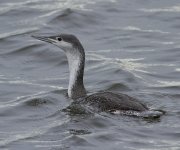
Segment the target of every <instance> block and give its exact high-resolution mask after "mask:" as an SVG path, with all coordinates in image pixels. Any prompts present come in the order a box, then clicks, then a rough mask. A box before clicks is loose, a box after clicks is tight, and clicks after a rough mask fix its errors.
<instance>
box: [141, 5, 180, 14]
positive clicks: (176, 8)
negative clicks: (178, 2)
mask: <svg viewBox="0 0 180 150" xmlns="http://www.w3.org/2000/svg"><path fill="white" fill-rule="evenodd" d="M140 11H143V12H150V13H154V12H155V13H156V12H178V13H179V12H180V6H171V7H166V8H154V9H146V8H142V9H140Z"/></svg>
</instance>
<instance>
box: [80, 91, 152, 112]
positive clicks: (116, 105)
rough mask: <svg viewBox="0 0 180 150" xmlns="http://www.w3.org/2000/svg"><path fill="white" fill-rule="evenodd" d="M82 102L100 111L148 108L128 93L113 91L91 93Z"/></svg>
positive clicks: (142, 109)
mask: <svg viewBox="0 0 180 150" xmlns="http://www.w3.org/2000/svg"><path fill="white" fill-rule="evenodd" d="M81 104H87V105H89V106H91V107H93V108H97V109H98V110H99V111H111V110H124V111H126V110H132V111H145V110H148V108H147V107H146V106H145V105H144V104H142V103H141V102H139V101H138V100H136V99H135V98H132V97H130V96H128V95H126V94H116V93H112V92H100V93H95V94H92V95H89V96H87V97H85V98H83V100H82V101H81Z"/></svg>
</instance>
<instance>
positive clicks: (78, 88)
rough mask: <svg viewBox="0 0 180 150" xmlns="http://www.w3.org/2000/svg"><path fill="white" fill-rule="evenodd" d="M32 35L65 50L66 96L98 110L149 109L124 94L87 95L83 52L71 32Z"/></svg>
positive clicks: (139, 110) (137, 110)
mask: <svg viewBox="0 0 180 150" xmlns="http://www.w3.org/2000/svg"><path fill="white" fill-rule="evenodd" d="M32 37H34V38H36V39H39V40H41V41H45V42H48V43H51V44H53V45H56V46H57V47H59V48H60V49H62V50H63V51H64V52H65V54H66V56H67V59H68V64H69V71H70V78H69V86H68V96H69V97H70V98H72V99H74V100H77V99H79V98H83V100H82V101H81V102H82V103H84V104H88V105H91V106H93V107H96V108H97V109H99V110H100V111H136V112H147V111H150V110H149V108H148V107H147V106H146V105H144V104H143V103H141V102H139V101H138V100H136V99H135V98H132V97H130V96H128V95H126V94H120V93H119V94H116V93H112V92H100V93H95V94H92V95H89V96H87V95H86V90H85V87H84V83H83V75H84V65H85V52H84V48H83V46H82V45H81V43H80V41H79V40H78V39H77V37H76V36H74V35H71V34H60V35H57V36H49V37H43V36H32ZM155 112H157V111H155ZM161 114H162V112H157V113H155V116H160V115H161Z"/></svg>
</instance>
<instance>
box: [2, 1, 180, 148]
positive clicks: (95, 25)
mask: <svg viewBox="0 0 180 150" xmlns="http://www.w3.org/2000/svg"><path fill="white" fill-rule="evenodd" d="M59 33H71V34H75V35H76V36H77V37H78V38H79V39H80V41H81V42H82V44H83V46H84V48H85V51H86V67H85V77H84V82H85V86H86V89H87V91H88V92H89V93H93V92H96V91H106V90H108V91H113V92H119V93H125V94H128V95H130V96H132V97H135V98H137V99H139V100H141V101H142V102H144V103H146V104H147V105H148V106H149V107H150V108H153V109H161V110H164V111H166V114H165V115H163V116H162V117H161V118H159V119H155V120H153V119H152V120H146V119H143V118H137V117H128V116H122V115H112V114H107V113H91V114H88V113H83V112H67V111H64V110H66V108H67V107H68V106H69V105H70V104H71V103H72V100H71V99H69V98H68V97H67V94H66V93H67V86H68V78H69V71H68V64H67V60H66V57H65V55H64V53H63V52H61V51H60V50H59V49H58V48H57V47H55V46H53V45H49V44H47V43H44V42H41V41H37V40H35V39H33V38H32V37H31V35H33V34H47V35H54V34H59ZM179 139H180V1H179V0H156V1H152V0H146V1H144V0H91V1H89V0H1V1H0V149H2V150H11V149H12V150H19V149H26V150H56V149H57V150H60V149H62V150H136V149H137V150H144V149H147V150H154V149H158V150H179V149H180V140H179Z"/></svg>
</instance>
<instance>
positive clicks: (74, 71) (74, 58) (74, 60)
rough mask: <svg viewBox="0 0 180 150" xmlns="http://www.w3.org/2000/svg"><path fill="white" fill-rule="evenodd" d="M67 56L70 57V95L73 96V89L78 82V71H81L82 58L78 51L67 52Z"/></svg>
mask: <svg viewBox="0 0 180 150" xmlns="http://www.w3.org/2000/svg"><path fill="white" fill-rule="evenodd" d="M66 56H67V59H68V64H69V72H70V75H69V86H68V96H69V97H72V89H73V87H74V86H75V84H76V82H77V76H78V72H79V71H80V63H81V59H80V54H79V53H78V52H77V51H75V52H74V53H72V52H66Z"/></svg>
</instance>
